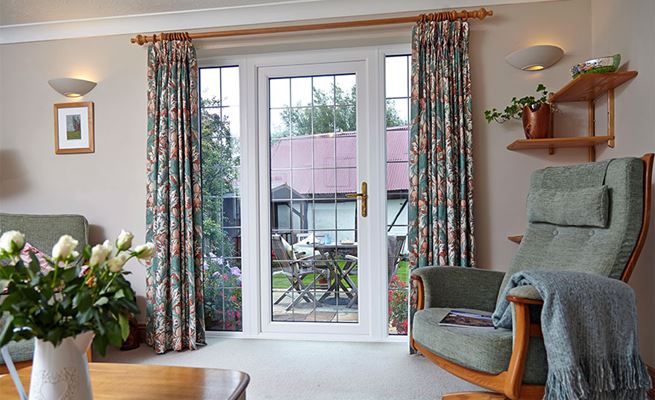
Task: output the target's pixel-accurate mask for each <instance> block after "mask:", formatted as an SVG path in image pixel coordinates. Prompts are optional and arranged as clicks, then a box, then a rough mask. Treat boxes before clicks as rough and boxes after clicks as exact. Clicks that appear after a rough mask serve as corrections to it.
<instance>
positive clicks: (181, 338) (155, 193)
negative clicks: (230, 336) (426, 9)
mask: <svg viewBox="0 0 655 400" xmlns="http://www.w3.org/2000/svg"><path fill="white" fill-rule="evenodd" d="M174 39H181V40H168V39H166V38H164V40H162V41H157V42H155V43H154V44H152V45H151V46H150V48H149V49H148V140H147V155H146V157H147V174H148V184H147V204H146V224H147V232H146V237H147V240H148V241H150V242H153V243H155V246H156V256H155V257H154V258H153V260H152V262H151V263H150V264H149V265H148V268H147V277H146V300H147V326H146V343H147V344H148V345H149V346H152V347H153V348H154V349H155V351H156V352H157V353H164V352H166V351H168V350H176V351H180V350H186V349H195V348H196V346H197V345H198V344H203V343H205V327H204V315H203V271H202V242H201V241H202V196H201V179H200V176H201V175H200V139H199V136H198V64H197V61H196V51H195V49H194V47H193V44H192V43H191V41H190V40H187V39H184V38H177V37H174Z"/></svg>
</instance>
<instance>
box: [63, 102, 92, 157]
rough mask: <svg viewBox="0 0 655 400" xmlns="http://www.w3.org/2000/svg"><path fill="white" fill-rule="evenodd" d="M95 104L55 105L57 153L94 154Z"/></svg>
mask: <svg viewBox="0 0 655 400" xmlns="http://www.w3.org/2000/svg"><path fill="white" fill-rule="evenodd" d="M94 151H95V145H94V143H93V102H91V101H82V102H77V103H59V104H55V153H56V154H78V153H93V152H94Z"/></svg>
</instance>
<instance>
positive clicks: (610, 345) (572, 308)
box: [493, 270, 651, 400]
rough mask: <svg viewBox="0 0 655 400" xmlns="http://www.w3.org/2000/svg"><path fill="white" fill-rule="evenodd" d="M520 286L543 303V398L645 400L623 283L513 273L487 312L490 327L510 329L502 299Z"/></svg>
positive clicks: (633, 316)
mask: <svg viewBox="0 0 655 400" xmlns="http://www.w3.org/2000/svg"><path fill="white" fill-rule="evenodd" d="M521 285H532V286H534V287H535V288H536V289H537V291H538V292H539V294H540V295H541V298H542V299H543V300H544V305H543V308H542V311H541V330H542V332H543V338H544V345H545V347H546V355H547V358H548V378H547V381H546V394H545V396H544V398H545V399H547V400H551V399H552V400H574V399H590V400H632V399H638V400H642V399H646V398H647V397H646V392H647V390H648V389H649V388H650V387H651V381H650V377H649V376H648V372H647V369H646V366H645V364H644V363H643V361H642V359H641V357H640V356H639V343H638V339H637V311H636V307H635V297H634V293H633V291H632V289H631V288H630V287H629V286H628V285H627V284H625V283H623V282H621V281H619V280H616V279H610V278H606V277H602V276H598V275H592V274H587V273H582V272H568V271H545V270H536V271H522V272H517V273H515V274H514V275H512V278H511V280H510V281H509V282H508V284H507V286H506V287H505V289H504V290H503V292H502V293H501V300H500V301H499V302H498V305H497V307H496V310H495V312H494V314H493V322H494V325H495V326H496V327H502V328H507V329H511V327H512V312H511V306H510V302H509V301H508V300H507V299H506V297H507V294H508V293H509V291H510V290H511V289H512V288H514V287H516V286H521Z"/></svg>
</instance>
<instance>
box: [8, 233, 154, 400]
mask: <svg viewBox="0 0 655 400" xmlns="http://www.w3.org/2000/svg"><path fill="white" fill-rule="evenodd" d="M132 238H133V235H132V234H131V233H130V232H126V231H123V232H121V234H120V235H119V236H118V238H117V239H116V241H115V242H114V243H113V244H111V243H109V241H105V242H104V243H103V244H98V245H96V246H94V247H91V246H86V247H84V248H83V249H80V250H81V254H80V253H79V252H77V251H76V247H77V245H78V241H77V240H75V239H74V238H72V237H71V236H69V235H63V236H61V238H59V240H58V241H57V243H56V244H55V246H54V247H53V249H52V256H48V255H46V254H44V253H41V252H36V251H35V250H36V249H35V248H34V247H31V246H27V245H26V244H27V242H26V240H25V235H23V234H22V233H21V232H18V231H7V232H4V233H3V234H2V235H1V236H0V293H3V292H4V294H3V297H4V298H3V299H2V301H1V302H0V316H1V315H2V314H3V313H6V315H7V318H6V321H4V324H1V323H0V325H4V326H1V327H0V348H2V347H3V346H5V345H6V344H8V343H9V342H10V341H12V340H14V341H20V340H27V339H32V338H34V339H35V346H34V358H33V363H32V378H31V380H30V392H29V393H30V397H29V398H30V400H32V399H37V398H39V399H40V398H47V399H55V398H57V399H59V398H66V399H71V400H90V399H91V398H92V393H91V384H90V380H89V371H88V366H87V360H86V355H85V353H86V351H87V349H88V348H89V346H90V345H91V342H93V348H94V349H95V350H96V351H98V352H99V353H100V354H103V355H104V354H105V350H106V348H107V346H108V345H110V344H111V345H113V346H116V347H119V346H120V345H121V344H122V342H123V340H125V338H127V336H128V334H129V322H128V321H129V317H130V316H131V315H133V314H136V313H138V312H139V308H138V307H137V304H136V296H135V294H134V291H133V290H132V287H131V286H130V283H129V281H128V280H127V279H126V275H128V274H129V272H128V271H126V270H125V269H124V268H123V267H124V265H125V263H127V262H128V261H129V260H130V259H132V258H136V259H139V260H149V259H150V258H151V257H152V256H153V254H154V251H155V246H154V245H153V244H152V243H146V244H144V245H141V246H136V247H135V248H134V249H132ZM2 353H3V355H4V356H7V355H8V352H7V351H6V349H2ZM19 391H20V392H22V393H24V391H23V390H22V388H19Z"/></svg>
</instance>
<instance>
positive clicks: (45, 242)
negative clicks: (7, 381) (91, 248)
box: [0, 213, 89, 375]
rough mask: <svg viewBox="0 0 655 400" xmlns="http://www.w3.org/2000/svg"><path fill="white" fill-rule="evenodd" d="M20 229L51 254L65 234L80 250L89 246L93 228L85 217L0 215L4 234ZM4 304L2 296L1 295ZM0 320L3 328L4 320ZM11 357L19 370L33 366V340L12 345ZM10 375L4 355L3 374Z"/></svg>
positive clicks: (0, 227)
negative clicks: (71, 237)
mask: <svg viewBox="0 0 655 400" xmlns="http://www.w3.org/2000/svg"><path fill="white" fill-rule="evenodd" d="M9 230H18V231H21V232H23V233H24V234H25V238H26V240H27V242H28V243H29V244H31V245H32V246H34V247H36V248H37V249H39V250H41V251H43V252H44V253H46V254H50V251H51V250H52V247H53V246H54V245H55V243H56V242H57V240H59V237H60V236H61V235H65V234H68V235H71V236H73V237H74V238H75V239H77V240H78V241H79V242H80V243H79V245H78V249H82V248H83V247H84V246H86V244H87V241H88V237H89V225H88V222H87V220H86V218H84V217H83V216H81V215H27V214H3V213H0V232H5V231H9ZM0 301H2V296H1V295H0ZM5 318H6V317H2V318H0V328H1V327H2V325H3V320H4V319H5ZM8 346H9V354H10V355H11V359H12V360H13V361H14V364H15V365H16V368H17V369H20V368H23V367H26V366H29V365H31V364H32V355H33V353H34V342H33V340H23V341H20V342H10V343H9V345H8ZM6 373H8V370H7V368H6V366H5V363H4V360H3V359H2V356H0V375H2V374H6Z"/></svg>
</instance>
